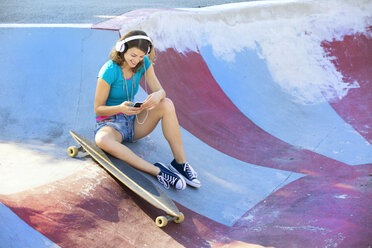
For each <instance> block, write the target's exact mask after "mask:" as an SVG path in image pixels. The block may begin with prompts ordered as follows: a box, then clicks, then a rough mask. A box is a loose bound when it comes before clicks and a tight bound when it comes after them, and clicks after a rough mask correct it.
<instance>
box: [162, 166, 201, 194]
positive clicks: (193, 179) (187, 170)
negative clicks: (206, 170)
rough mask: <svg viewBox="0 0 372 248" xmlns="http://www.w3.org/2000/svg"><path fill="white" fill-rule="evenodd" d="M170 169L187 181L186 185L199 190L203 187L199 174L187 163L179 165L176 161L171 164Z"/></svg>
mask: <svg viewBox="0 0 372 248" xmlns="http://www.w3.org/2000/svg"><path fill="white" fill-rule="evenodd" d="M169 168H170V169H171V171H173V172H174V173H177V174H180V175H181V176H182V177H183V178H184V179H185V181H186V183H187V184H188V185H190V186H192V187H195V188H199V187H200V186H201V183H200V181H199V180H198V179H197V177H198V173H196V171H195V170H194V169H193V168H192V167H191V165H190V164H189V163H188V162H186V163H184V164H179V163H177V161H176V160H175V159H173V161H172V162H171V164H170V166H169Z"/></svg>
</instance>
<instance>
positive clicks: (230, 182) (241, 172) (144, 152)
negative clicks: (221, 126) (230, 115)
mask: <svg viewBox="0 0 372 248" xmlns="http://www.w3.org/2000/svg"><path fill="white" fill-rule="evenodd" d="M145 98H146V97H145V92H144V90H142V89H141V90H140V91H139V93H138V95H137V99H136V100H138V101H141V100H143V99H145ZM181 133H182V139H183V143H184V148H185V153H186V157H187V160H188V161H189V162H190V164H191V165H192V166H193V167H194V168H195V169H196V170H197V172H198V178H200V181H201V182H202V187H201V188H199V189H193V188H191V187H188V188H187V189H186V190H184V191H182V192H178V191H175V190H168V191H167V193H168V194H169V195H170V196H171V197H172V199H174V200H175V201H177V202H179V203H181V204H182V205H183V206H185V207H187V208H189V209H191V210H193V211H194V212H197V213H199V214H201V215H203V216H206V217H208V218H210V219H212V220H215V221H217V222H219V223H222V224H225V225H227V226H232V225H233V224H234V223H235V221H237V220H238V219H239V218H240V217H241V216H242V215H243V214H245V213H246V212H247V211H248V210H249V209H251V208H252V207H254V206H255V205H257V204H258V203H259V202H260V201H262V200H264V199H265V198H266V197H268V195H270V194H271V193H273V192H275V191H276V190H278V189H280V188H282V187H284V186H285V185H287V184H289V183H291V182H293V181H295V180H297V179H299V178H301V177H303V176H304V175H302V174H299V173H293V172H288V171H282V170H277V169H272V168H267V167H263V166H257V165H254V164H249V163H245V162H242V161H240V160H238V159H235V158H233V157H230V156H227V155H225V154H223V153H221V152H219V151H217V150H215V149H214V148H212V147H210V146H209V145H207V144H205V143H204V142H202V141H201V140H199V139H198V138H197V137H195V136H194V135H192V134H191V133H189V132H188V131H186V130H185V129H183V128H181ZM127 145H128V146H129V147H130V148H131V149H132V150H133V151H134V152H136V153H137V154H139V155H140V156H142V157H144V158H146V160H147V161H149V162H153V163H155V162H157V161H161V162H163V163H169V162H170V161H171V160H173V157H172V152H171V150H170V148H169V145H168V143H167V141H166V140H165V138H164V137H163V134H162V130H161V125H158V126H157V127H156V128H155V130H154V131H153V133H151V134H150V135H149V136H148V137H146V138H144V139H143V140H139V141H137V142H136V143H134V144H127ZM145 176H146V177H148V178H149V179H150V180H152V181H153V182H154V183H157V181H156V179H155V178H154V177H152V176H149V175H147V174H145Z"/></svg>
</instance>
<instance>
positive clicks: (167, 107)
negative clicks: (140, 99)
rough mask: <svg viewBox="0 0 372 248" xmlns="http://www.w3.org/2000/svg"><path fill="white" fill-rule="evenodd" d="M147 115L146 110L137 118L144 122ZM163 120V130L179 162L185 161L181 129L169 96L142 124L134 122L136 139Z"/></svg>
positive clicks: (143, 135) (150, 130) (146, 133)
mask: <svg viewBox="0 0 372 248" xmlns="http://www.w3.org/2000/svg"><path fill="white" fill-rule="evenodd" d="M145 117H146V110H144V111H142V112H141V113H140V114H139V115H138V116H137V117H136V118H138V121H139V122H143V120H144V118H145ZM160 119H161V120H162V122H161V125H162V130H163V134H164V137H165V139H166V140H167V141H168V143H169V146H170V148H171V150H172V153H173V156H174V158H175V159H176V161H177V162H178V163H185V162H186V158H185V152H184V149H183V143H182V137H181V130H180V126H179V123H178V119H177V115H176V111H175V108H174V105H173V102H172V101H171V100H170V99H169V98H165V99H163V100H162V101H161V102H160V103H159V105H158V106H156V108H154V109H152V110H150V111H149V113H148V116H147V119H146V121H145V122H144V123H143V124H142V125H141V124H138V123H137V121H135V123H134V140H138V139H140V138H143V137H145V136H147V135H148V134H149V133H151V132H152V131H153V130H154V128H155V127H156V125H157V124H158V122H159V120H160Z"/></svg>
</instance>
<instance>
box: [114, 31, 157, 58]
mask: <svg viewBox="0 0 372 248" xmlns="http://www.w3.org/2000/svg"><path fill="white" fill-rule="evenodd" d="M132 40H147V41H149V42H150V44H149V47H148V49H147V53H146V54H150V53H151V49H152V40H151V39H150V38H149V37H147V36H146V35H133V36H130V37H128V38H125V39H124V40H120V41H118V42H116V45H115V49H116V51H118V52H121V53H122V52H124V51H126V49H127V47H126V45H125V43H127V42H129V41H132Z"/></svg>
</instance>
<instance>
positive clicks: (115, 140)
mask: <svg viewBox="0 0 372 248" xmlns="http://www.w3.org/2000/svg"><path fill="white" fill-rule="evenodd" d="M121 140H122V137H121V134H120V133H119V132H118V131H116V130H115V129H114V128H113V127H109V126H106V127H103V128H102V129H100V130H99V131H98V132H97V134H96V137H95V141H96V144H97V145H98V146H99V147H100V148H101V149H102V150H104V151H106V152H108V153H109V154H111V155H112V156H114V157H116V158H118V159H121V160H123V161H124V162H126V163H128V164H129V165H131V166H133V167H134V168H136V169H139V170H142V171H144V172H147V173H149V174H151V175H154V176H157V175H158V174H159V172H160V169H159V168H158V167H156V166H154V165H153V164H151V163H149V162H147V161H145V160H144V159H142V158H141V157H139V156H137V155H136V154H135V153H134V152H132V151H131V150H130V149H129V148H128V147H126V146H125V145H123V144H122V143H121Z"/></svg>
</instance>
